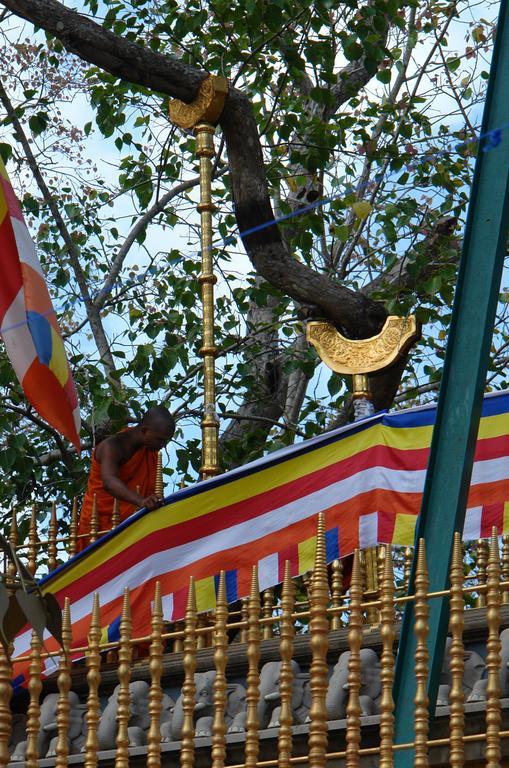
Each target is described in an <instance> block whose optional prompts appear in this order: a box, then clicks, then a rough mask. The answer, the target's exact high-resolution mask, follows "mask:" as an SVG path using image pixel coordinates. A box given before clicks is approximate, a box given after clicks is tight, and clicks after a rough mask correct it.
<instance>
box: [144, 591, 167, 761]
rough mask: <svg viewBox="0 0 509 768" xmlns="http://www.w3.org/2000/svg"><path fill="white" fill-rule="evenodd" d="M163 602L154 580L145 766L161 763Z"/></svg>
mask: <svg viewBox="0 0 509 768" xmlns="http://www.w3.org/2000/svg"><path fill="white" fill-rule="evenodd" d="M162 633H163V602H162V599H161V584H160V582H159V581H157V582H156V589H155V594H154V607H153V608H152V632H151V635H150V663H149V669H150V692H149V698H148V711H149V715H150V727H149V730H148V735H147V744H148V746H147V766H148V768H159V766H160V765H161V712H162V709H163V689H162V687H161V677H162V675H163V651H164V649H163V641H162V639H161V635H162Z"/></svg>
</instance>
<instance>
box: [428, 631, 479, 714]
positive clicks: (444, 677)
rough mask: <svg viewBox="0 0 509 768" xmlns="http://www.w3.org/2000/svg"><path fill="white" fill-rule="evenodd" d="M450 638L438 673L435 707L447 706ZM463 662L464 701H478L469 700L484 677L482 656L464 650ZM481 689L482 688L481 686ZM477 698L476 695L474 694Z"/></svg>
mask: <svg viewBox="0 0 509 768" xmlns="http://www.w3.org/2000/svg"><path fill="white" fill-rule="evenodd" d="M451 642H452V640H451V638H450V637H448V638H447V640H446V645H445V655H444V663H443V665H442V672H441V673H440V686H439V689H438V696H437V707H446V706H448V705H449V692H450V690H451V673H450V664H451V656H450V654H451ZM463 661H464V664H465V670H464V672H463V691H464V693H465V700H466V701H478V699H477V698H473V699H472V698H470V697H471V696H472V693H473V690H474V689H475V690H476V691H477V690H478V689H479V688H478V686H479V682H480V680H481V678H482V677H483V675H484V671H485V669H486V663H485V661H484V659H483V658H482V656H480V655H479V654H478V653H477V652H476V651H471V650H465V651H464V654H463ZM481 689H482V686H481ZM474 696H477V693H476V694H474Z"/></svg>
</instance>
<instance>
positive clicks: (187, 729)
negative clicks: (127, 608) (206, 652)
mask: <svg viewBox="0 0 509 768" xmlns="http://www.w3.org/2000/svg"><path fill="white" fill-rule="evenodd" d="M196 623H197V613H196V591H195V586H194V579H193V577H192V576H191V578H190V579H189V595H188V598H187V607H186V619H185V630H184V631H185V634H184V659H183V662H182V664H183V667H184V675H185V677H184V682H183V684H182V709H183V714H184V719H183V724H182V741H181V746H180V766H181V768H194V707H195V703H196V684H195V682H194V672H195V669H196Z"/></svg>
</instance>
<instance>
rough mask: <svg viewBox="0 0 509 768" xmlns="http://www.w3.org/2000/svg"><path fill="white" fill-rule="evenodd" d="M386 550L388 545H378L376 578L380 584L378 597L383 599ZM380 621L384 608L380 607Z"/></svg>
mask: <svg viewBox="0 0 509 768" xmlns="http://www.w3.org/2000/svg"><path fill="white" fill-rule="evenodd" d="M385 550H386V545H385V544H379V546H378V547H377V549H376V551H377V562H376V574H377V575H376V578H377V584H378V592H377V599H379V600H381V599H382V582H383V580H384V571H385ZM391 558H392V551H391ZM378 621H379V622H381V621H382V608H381V607H380V610H379V613H378Z"/></svg>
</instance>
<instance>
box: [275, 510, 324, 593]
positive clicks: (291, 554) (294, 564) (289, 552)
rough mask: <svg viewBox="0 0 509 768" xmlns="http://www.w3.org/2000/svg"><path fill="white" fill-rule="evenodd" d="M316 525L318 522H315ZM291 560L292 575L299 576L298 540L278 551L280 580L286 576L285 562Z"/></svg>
mask: <svg viewBox="0 0 509 768" xmlns="http://www.w3.org/2000/svg"><path fill="white" fill-rule="evenodd" d="M315 527H316V523H315ZM287 560H289V561H290V573H291V575H292V576H298V575H299V547H298V542H296V543H295V544H292V545H291V546H289V547H285V549H283V550H281V551H280V552H279V553H278V564H277V568H278V578H279V581H280V582H281V581H283V579H284V577H285V563H286V561H287Z"/></svg>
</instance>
